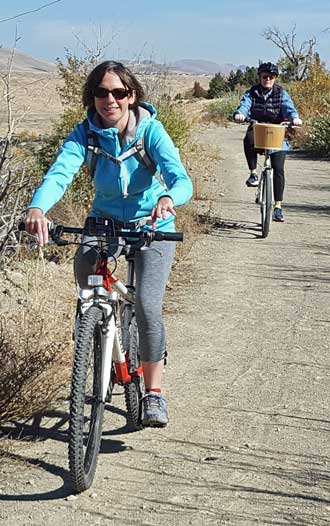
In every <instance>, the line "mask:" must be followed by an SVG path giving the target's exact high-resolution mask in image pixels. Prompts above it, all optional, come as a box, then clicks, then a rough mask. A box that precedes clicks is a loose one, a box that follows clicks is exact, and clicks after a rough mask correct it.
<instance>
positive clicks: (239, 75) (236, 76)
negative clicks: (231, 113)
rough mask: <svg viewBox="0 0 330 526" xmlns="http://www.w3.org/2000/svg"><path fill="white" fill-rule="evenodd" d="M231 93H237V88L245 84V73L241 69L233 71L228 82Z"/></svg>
mask: <svg viewBox="0 0 330 526" xmlns="http://www.w3.org/2000/svg"><path fill="white" fill-rule="evenodd" d="M227 83H228V87H229V89H230V91H235V88H236V86H238V85H241V84H244V73H243V71H242V70H241V69H237V70H236V71H231V72H230V73H229V77H228V80H227Z"/></svg>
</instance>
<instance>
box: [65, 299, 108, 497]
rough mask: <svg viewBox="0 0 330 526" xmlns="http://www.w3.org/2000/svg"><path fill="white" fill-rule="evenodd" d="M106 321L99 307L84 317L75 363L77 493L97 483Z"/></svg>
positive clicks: (72, 432)
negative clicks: (103, 333)
mask: <svg viewBox="0 0 330 526" xmlns="http://www.w3.org/2000/svg"><path fill="white" fill-rule="evenodd" d="M102 317H103V313H102V310H101V309H100V308H98V307H96V306H92V307H90V308H89V309H88V310H87V311H86V313H85V314H84V315H83V316H82V319H81V322H80V327H79V331H78V334H77V341H76V345H75V354H74V360H73V371H72V384H71V401H70V424H69V468H70V474H71V479H72V483H73V486H74V489H75V491H77V492H79V493H80V492H82V491H85V490H86V489H88V488H89V487H90V486H91V484H92V482H93V479H94V475H95V471H96V464H97V457H98V453H99V450H100V444H101V435H102V421H103V413H104V403H103V402H102V396H101V376H102V332H101V325H102Z"/></svg>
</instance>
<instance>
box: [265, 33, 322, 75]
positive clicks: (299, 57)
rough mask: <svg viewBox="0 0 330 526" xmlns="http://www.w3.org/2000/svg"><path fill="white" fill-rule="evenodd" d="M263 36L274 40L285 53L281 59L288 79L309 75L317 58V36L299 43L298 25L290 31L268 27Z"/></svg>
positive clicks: (283, 70) (271, 40)
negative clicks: (285, 31)
mask: <svg viewBox="0 0 330 526" xmlns="http://www.w3.org/2000/svg"><path fill="white" fill-rule="evenodd" d="M262 36H263V37H264V38H265V39H266V40H269V41H270V42H273V44H275V46H277V47H278V48H279V49H280V50H281V51H282V52H283V53H284V57H282V58H281V59H280V62H279V63H280V65H281V68H282V76H284V78H286V80H304V79H306V78H307V76H308V71H309V68H310V66H311V64H312V63H313V62H314V60H315V46H316V38H315V37H314V36H313V37H310V38H309V39H308V40H304V41H303V42H302V43H301V44H298V43H297V40H296V39H297V34H296V25H294V26H293V28H292V29H291V31H290V32H289V33H284V32H281V31H280V29H279V28H277V27H275V26H274V27H267V28H266V29H265V30H264V31H263V32H262Z"/></svg>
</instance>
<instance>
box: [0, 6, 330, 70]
mask: <svg viewBox="0 0 330 526" xmlns="http://www.w3.org/2000/svg"><path fill="white" fill-rule="evenodd" d="M50 1H51V0H11V1H5V0H2V2H1V5H0V44H1V45H2V46H3V47H12V44H13V41H14V35H15V30H16V27H17V30H18V34H19V36H20V37H21V38H20V41H19V42H18V44H17V48H18V49H19V50H20V51H22V52H24V53H27V54H28V55H31V56H33V57H34V58H39V59H43V60H47V61H49V62H54V61H55V59H56V57H61V58H63V56H64V53H65V47H67V48H69V49H70V50H71V51H74V52H75V53H78V54H79V52H80V48H79V44H78V39H80V40H82V41H83V42H84V43H85V44H87V45H89V46H91V47H94V48H95V45H96V42H97V39H98V37H97V36H96V35H98V33H99V32H100V31H101V33H102V37H101V41H102V42H103V43H105V42H109V43H110V44H109V47H108V50H107V53H106V58H110V59H115V60H116V59H126V58H127V59H132V58H137V57H141V58H142V59H149V58H153V59H155V60H157V61H158V62H161V63H170V62H172V61H175V60H179V59H187V58H190V59H205V60H211V61H214V62H217V63H224V62H229V63H232V64H234V65H239V64H246V65H251V66H252V65H254V64H257V63H258V60H259V59H262V60H267V61H268V60H272V61H276V60H277V59H278V58H279V56H280V51H279V50H278V49H277V48H276V47H275V46H274V45H273V44H271V43H269V42H267V41H266V40H265V39H264V38H263V37H262V36H261V32H262V30H263V29H264V28H265V27H266V26H278V27H279V28H280V29H281V31H290V29H291V28H292V27H293V24H296V28H297V42H301V41H302V40H304V39H307V38H309V37H311V36H315V37H316V38H317V41H318V46H317V49H318V51H319V52H320V55H321V58H322V59H323V60H326V61H327V62H329V61H330V32H328V33H324V30H325V29H327V28H330V0H313V1H312V0H276V1H274V2H265V0H204V2H203V1H202V0H163V1H161V0H158V1H157V0H152V1H151V0H140V1H136V0H134V1H133V0H117V1H116V0H112V1H111V0H96V1H95V2H93V0H61V1H60V2H58V3H56V4H53V5H50V6H48V7H46V8H44V9H42V10H40V11H38V12H35V13H31V14H29V15H25V16H22V17H20V18H18V19H15V20H11V21H2V22H1V20H4V19H5V18H7V17H11V16H15V15H17V14H19V13H23V12H26V11H29V10H33V9H38V8H39V7H41V6H43V5H45V4H47V3H49V2H50ZM75 35H77V36H78V39H77V38H76V36H75Z"/></svg>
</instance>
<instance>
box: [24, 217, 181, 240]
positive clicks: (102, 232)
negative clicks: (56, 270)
mask: <svg viewBox="0 0 330 526" xmlns="http://www.w3.org/2000/svg"><path fill="white" fill-rule="evenodd" d="M18 230H19V231H20V232H24V231H26V226H25V223H24V222H21V223H19V225H18ZM48 232H49V235H50V237H51V239H52V240H53V241H54V243H56V244H57V245H67V244H70V241H67V240H65V239H62V236H63V234H78V235H88V236H101V237H111V238H121V239H123V240H125V241H128V240H131V239H136V240H140V241H143V240H144V241H145V242H146V244H150V243H151V242H152V241H183V232H162V231H160V230H141V231H128V230H120V229H115V228H114V226H113V223H112V222H109V223H105V224H103V225H100V224H97V225H95V228H93V226H91V225H88V227H72V226H66V225H61V224H55V223H49V225H48Z"/></svg>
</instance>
